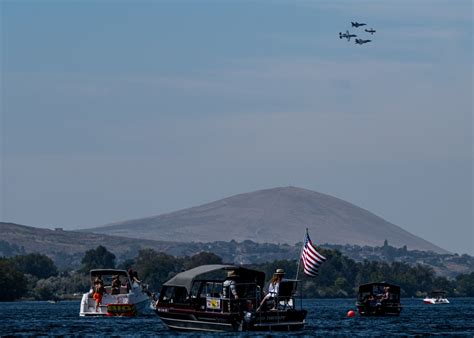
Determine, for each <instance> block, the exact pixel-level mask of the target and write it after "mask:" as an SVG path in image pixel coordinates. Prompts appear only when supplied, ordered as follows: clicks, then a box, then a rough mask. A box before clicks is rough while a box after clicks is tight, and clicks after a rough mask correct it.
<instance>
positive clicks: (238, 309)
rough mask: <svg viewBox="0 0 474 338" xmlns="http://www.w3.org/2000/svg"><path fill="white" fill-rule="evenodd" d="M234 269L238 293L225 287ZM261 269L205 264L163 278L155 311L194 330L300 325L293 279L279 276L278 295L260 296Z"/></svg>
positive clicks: (281, 328)
mask: <svg viewBox="0 0 474 338" xmlns="http://www.w3.org/2000/svg"><path fill="white" fill-rule="evenodd" d="M229 272H232V273H235V275H236V276H238V277H237V278H236V279H235V284H234V285H235V290H236V292H237V294H238V297H237V298H234V297H232V295H231V293H230V292H229V291H228V290H226V288H227V287H228V286H226V283H225V281H226V274H227V275H228V274H229ZM264 283H265V273H264V272H261V271H257V270H252V269H247V268H244V267H240V266H234V265H203V266H199V267H197V268H194V269H191V270H188V271H184V272H181V273H179V274H177V275H176V276H175V277H174V278H172V279H170V280H169V281H167V282H166V283H165V284H164V285H163V288H162V290H161V292H160V297H159V299H158V301H157V303H156V310H155V311H156V313H157V315H158V316H159V317H160V318H161V320H162V321H163V322H164V323H165V324H166V326H168V328H170V329H175V330H196V331H216V332H225V331H295V330H301V329H303V328H304V324H305V318H306V313H307V311H306V310H304V309H302V308H301V296H300V299H299V306H297V304H296V303H297V299H295V294H296V289H297V285H298V281H297V280H282V281H281V282H280V290H279V294H278V296H277V297H276V298H275V299H273V300H272V301H271V302H268V303H265V305H264V306H262V307H261V308H260V309H259V311H257V308H258V307H259V304H260V302H261V300H262V290H263V286H264Z"/></svg>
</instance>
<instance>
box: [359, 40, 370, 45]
mask: <svg viewBox="0 0 474 338" xmlns="http://www.w3.org/2000/svg"><path fill="white" fill-rule="evenodd" d="M370 41H372V40H362V39H356V44H358V45H363V44H364V43H367V42H370Z"/></svg>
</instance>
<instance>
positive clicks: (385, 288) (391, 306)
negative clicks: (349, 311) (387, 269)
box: [356, 282, 402, 316]
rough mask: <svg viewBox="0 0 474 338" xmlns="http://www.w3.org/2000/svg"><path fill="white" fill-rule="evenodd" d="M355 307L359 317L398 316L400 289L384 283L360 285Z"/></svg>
mask: <svg viewBox="0 0 474 338" xmlns="http://www.w3.org/2000/svg"><path fill="white" fill-rule="evenodd" d="M356 306H357V309H358V310H359V314H360V315H361V316H398V315H400V312H401V311H402V305H401V304H400V287H399V286H398V285H395V284H389V283H385V282H379V283H368V284H363V285H360V286H359V292H358V294H357V301H356Z"/></svg>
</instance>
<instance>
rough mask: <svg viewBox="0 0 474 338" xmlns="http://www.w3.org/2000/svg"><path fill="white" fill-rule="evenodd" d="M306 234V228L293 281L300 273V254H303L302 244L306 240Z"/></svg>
mask: <svg viewBox="0 0 474 338" xmlns="http://www.w3.org/2000/svg"><path fill="white" fill-rule="evenodd" d="M307 234H308V228H306V233H305V236H304V240H303V245H302V246H301V251H300V257H299V259H298V267H297V268H296V278H295V279H298V273H299V272H300V263H301V254H302V253H303V249H304V242H305V240H306V235H307Z"/></svg>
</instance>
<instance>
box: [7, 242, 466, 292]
mask: <svg viewBox="0 0 474 338" xmlns="http://www.w3.org/2000/svg"><path fill="white" fill-rule="evenodd" d="M320 251H321V253H322V254H323V255H324V256H325V257H326V258H327V261H326V262H325V263H324V264H323V265H322V266H321V267H320V270H319V276H318V277H316V278H310V277H307V276H305V275H304V273H303V271H302V268H301V267H300V271H299V273H298V278H299V279H300V280H301V282H302V284H301V285H302V286H301V290H302V291H303V296H304V297H305V298H329V297H343V298H346V297H349V298H353V297H355V296H356V293H357V287H358V285H360V284H364V283H368V282H376V281H386V282H390V283H394V284H398V285H400V287H401V295H402V297H422V296H424V295H426V294H427V292H430V291H432V290H444V291H446V292H447V295H448V297H474V272H471V273H470V274H460V275H458V276H457V277H456V278H455V279H451V280H450V279H447V278H445V277H440V276H436V275H435V273H434V271H433V270H432V269H431V268H430V267H427V266H423V265H416V266H409V265H408V264H405V263H399V262H395V263H384V262H369V261H364V262H362V263H357V262H355V261H354V260H352V259H350V258H348V257H346V256H344V255H342V254H341V253H340V252H339V251H337V250H328V249H321V250H320ZM81 263H82V266H81V268H80V269H77V270H70V271H61V272H60V271H58V268H57V267H56V265H55V264H54V262H53V261H52V260H51V259H50V258H49V257H47V256H45V255H42V254H36V253H31V254H27V255H18V256H14V257H10V258H0V301H14V300H18V299H35V300H63V299H77V298H79V297H80V295H81V294H82V293H84V292H86V291H87V290H89V288H90V284H89V275H88V273H89V270H91V269H99V268H120V269H128V268H130V267H131V268H133V269H134V270H135V271H138V273H139V277H140V279H141V280H142V281H143V282H144V283H147V284H148V285H149V289H150V290H151V291H154V292H159V290H160V288H161V286H162V284H163V283H164V282H166V281H167V280H168V279H170V278H171V277H173V276H174V275H175V274H177V273H178V272H181V271H184V270H187V269H191V268H193V267H196V266H199V265H203V264H221V263H225V262H222V258H221V257H219V256H217V255H215V254H213V253H211V252H201V253H198V254H196V255H194V256H191V257H188V256H186V257H174V256H171V255H167V254H165V253H162V252H156V251H154V250H153V249H144V250H140V251H139V252H138V255H137V256H136V257H135V258H134V259H128V260H125V261H122V262H118V264H116V257H115V255H114V254H113V253H112V252H110V251H108V250H107V248H105V247H103V246H99V247H97V248H96V249H93V250H88V251H87V252H85V253H84V257H83V259H82V261H81ZM249 267H251V268H254V269H258V270H262V271H265V273H266V276H267V278H268V279H269V278H271V276H272V274H273V272H274V271H275V270H276V269H277V268H283V269H285V271H286V277H287V278H294V277H296V272H297V271H296V270H297V267H298V262H297V260H296V259H293V260H277V261H272V262H266V263H261V264H253V265H249Z"/></svg>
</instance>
